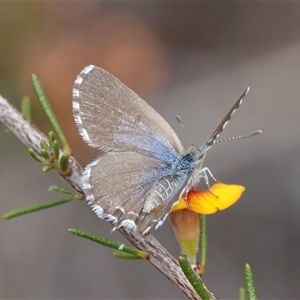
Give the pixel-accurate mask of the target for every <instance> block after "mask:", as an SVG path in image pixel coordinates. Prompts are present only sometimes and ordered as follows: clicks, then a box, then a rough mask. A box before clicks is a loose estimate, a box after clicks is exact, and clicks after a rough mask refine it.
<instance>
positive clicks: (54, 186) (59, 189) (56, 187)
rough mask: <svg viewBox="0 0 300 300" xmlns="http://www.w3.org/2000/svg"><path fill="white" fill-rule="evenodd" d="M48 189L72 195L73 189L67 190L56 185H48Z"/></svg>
mask: <svg viewBox="0 0 300 300" xmlns="http://www.w3.org/2000/svg"><path fill="white" fill-rule="evenodd" d="M49 191H52V192H58V193H63V194H67V195H74V191H71V190H67V189H65V188H63V187H61V186H58V185H51V186H49Z"/></svg>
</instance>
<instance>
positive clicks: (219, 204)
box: [172, 182, 245, 215]
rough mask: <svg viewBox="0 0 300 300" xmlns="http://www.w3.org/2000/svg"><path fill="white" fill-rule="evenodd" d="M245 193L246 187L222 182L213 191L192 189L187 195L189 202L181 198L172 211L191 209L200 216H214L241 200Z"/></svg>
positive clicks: (214, 186)
mask: <svg viewBox="0 0 300 300" xmlns="http://www.w3.org/2000/svg"><path fill="white" fill-rule="evenodd" d="M244 191H245V187H243V186H241V185H236V184H224V183H221V182H217V183H215V184H214V185H213V186H212V187H211V191H210V190H205V191H197V190H196V189H195V188H192V189H191V190H190V191H189V193H188V195H187V200H185V199H184V197H181V198H180V200H179V201H178V203H176V204H175V205H174V206H173V208H172V211H173V212H174V211H177V210H181V209H189V210H192V211H194V212H196V213H198V214H205V215H209V214H213V213H215V212H217V211H218V210H224V209H226V208H228V207H230V206H231V205H233V204H234V203H235V202H236V201H238V200H239V199H240V197H241V195H242V194H243V192H244ZM187 203H188V206H187Z"/></svg>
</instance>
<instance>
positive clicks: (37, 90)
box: [31, 74, 71, 154]
mask: <svg viewBox="0 0 300 300" xmlns="http://www.w3.org/2000/svg"><path fill="white" fill-rule="evenodd" d="M31 81H32V85H33V88H34V91H35V93H36V95H37V98H38V100H39V102H40V104H41V106H42V108H43V110H44V112H45V114H46V115H47V117H48V119H49V121H50V123H51V124H52V126H53V129H54V130H55V132H56V133H57V135H58V136H59V138H60V140H61V142H62V144H63V147H64V149H65V151H66V152H67V153H69V154H71V148H70V146H69V143H68V141H67V139H66V136H65V134H64V133H63V131H62V129H61V126H60V125H59V123H58V121H57V118H56V116H55V114H54V112H53V110H52V108H51V105H50V103H49V102H48V100H47V97H46V95H45V93H44V91H43V88H42V85H41V83H40V81H39V80H38V78H37V76H36V75H34V74H32V75H31Z"/></svg>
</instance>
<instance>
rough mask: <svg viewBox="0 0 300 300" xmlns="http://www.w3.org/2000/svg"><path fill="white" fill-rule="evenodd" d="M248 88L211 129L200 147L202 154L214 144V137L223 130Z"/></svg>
mask: <svg viewBox="0 0 300 300" xmlns="http://www.w3.org/2000/svg"><path fill="white" fill-rule="evenodd" d="M249 90H250V87H248V88H247V89H246V91H245V92H244V93H243V94H242V96H241V97H240V98H239V99H238V100H237V101H236V102H235V103H234V104H233V106H232V107H231V109H230V110H229V111H228V113H227V114H226V116H225V117H224V118H223V120H222V121H221V122H220V124H219V125H218V126H217V128H216V129H215V130H214V131H213V133H212V134H211V136H210V138H209V139H208V140H207V141H206V143H205V144H204V146H203V147H201V149H202V152H203V154H204V153H205V152H206V151H207V150H208V149H209V148H210V147H211V146H212V145H214V144H215V142H216V139H217V138H218V137H219V135H220V134H221V133H222V132H223V130H224V128H225V127H226V125H227V124H228V122H229V121H230V119H231V117H232V115H233V114H234V113H235V111H236V110H237V109H238V108H239V107H240V106H241V104H242V102H243V99H244V98H245V96H246V95H247V94H248V92H249Z"/></svg>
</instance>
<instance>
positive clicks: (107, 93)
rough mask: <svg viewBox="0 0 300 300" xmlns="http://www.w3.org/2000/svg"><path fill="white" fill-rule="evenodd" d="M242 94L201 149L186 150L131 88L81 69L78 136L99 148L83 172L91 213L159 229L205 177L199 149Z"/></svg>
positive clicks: (99, 72)
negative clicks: (172, 211) (174, 207)
mask: <svg viewBox="0 0 300 300" xmlns="http://www.w3.org/2000/svg"><path fill="white" fill-rule="evenodd" d="M247 91H248V90H247ZM247 91H246V92H245V93H244V94H243V95H242V96H241V97H240V99H239V100H238V101H237V102H236V103H235V105H234V106H233V107H232V108H231V110H230V111H229V112H228V114H227V115H226V116H225V118H224V119H223V120H222V122H221V123H220V124H219V125H218V127H217V128H216V130H215V131H214V132H213V134H212V135H211V137H210V138H209V139H208V141H207V142H206V143H205V144H204V145H203V146H202V147H194V146H193V147H191V148H190V149H189V150H188V151H186V152H185V151H184V149H183V146H182V144H181V142H180V140H179V139H178V137H177V135H176V134H175V132H174V131H173V130H172V128H171V127H170V126H169V124H168V123H167V122H166V121H165V120H164V119H163V118H162V117H161V116H160V115H159V114H158V113H157V112H156V111H155V110H154V109H153V108H152V107H150V106H149V105H148V104H147V103H146V102H145V101H143V100H142V99H141V98H140V97H139V96H137V95H136V94H135V93H134V92H133V91H132V90H130V89H129V88H128V87H127V86H125V85H124V84H123V83H121V82H120V81H119V80H118V79H117V78H115V77H114V76H113V75H111V74H110V73H108V72H106V71H105V70H103V69H101V68H98V67H96V66H92V65H91V66H88V67H86V68H84V69H83V70H82V72H81V73H80V74H79V75H78V76H77V78H76V80H75V84H74V88H73V115H74V119H75V122H76V125H77V127H78V129H79V133H80V134H81V136H82V137H83V139H84V141H85V142H86V143H87V144H88V145H90V146H91V147H93V148H98V149H99V150H100V155H99V156H98V158H97V159H96V160H94V161H93V162H92V163H90V164H89V165H87V166H86V167H85V170H84V172H83V176H82V188H83V191H84V193H85V195H86V200H87V202H88V203H89V204H90V205H91V207H92V209H93V210H94V211H95V213H96V214H97V215H98V217H100V218H101V219H106V220H108V221H110V222H111V223H112V224H113V225H114V226H115V228H118V227H125V228H127V229H132V230H135V229H137V228H138V229H139V230H140V231H141V232H142V233H146V232H148V231H149V229H150V228H151V227H155V228H157V227H159V226H160V225H161V224H162V223H163V222H164V220H165V219H166V217H167V216H168V214H169V213H170V211H171V209H172V206H173V205H174V204H175V203H176V202H177V201H178V200H179V199H180V197H181V196H182V195H183V194H184V193H187V192H188V191H189V189H190V187H191V186H192V185H195V184H196V183H198V181H199V180H200V179H201V178H202V177H204V178H205V179H206V180H207V175H206V171H207V169H206V168H203V166H202V164H203V160H204V157H205V154H206V151H207V150H208V149H209V148H210V147H211V146H212V145H213V144H214V142H215V140H216V138H217V137H218V136H219V134H220V133H221V132H222V131H223V129H224V127H225V125H226V124H227V122H228V120H229V119H230V118H231V115H232V114H233V112H234V111H235V110H236V109H237V108H238V107H239V105H240V104H241V102H242V99H243V97H244V96H245V95H246V93H247Z"/></svg>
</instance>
